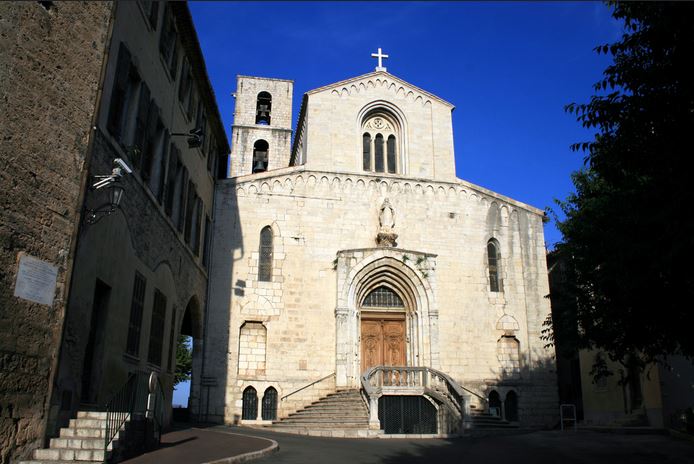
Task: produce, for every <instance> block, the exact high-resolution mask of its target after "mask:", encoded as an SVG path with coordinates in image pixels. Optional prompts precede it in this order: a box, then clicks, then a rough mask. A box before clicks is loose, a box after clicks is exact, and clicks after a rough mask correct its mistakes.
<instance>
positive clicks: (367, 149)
mask: <svg viewBox="0 0 694 464" xmlns="http://www.w3.org/2000/svg"><path fill="white" fill-rule="evenodd" d="M362 140H363V147H364V171H371V135H369V134H368V133H365V134H364V136H363V137H362Z"/></svg>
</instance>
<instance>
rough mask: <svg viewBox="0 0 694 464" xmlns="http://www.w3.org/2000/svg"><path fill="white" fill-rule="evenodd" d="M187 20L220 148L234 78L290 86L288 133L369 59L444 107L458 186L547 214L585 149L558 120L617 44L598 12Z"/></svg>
mask: <svg viewBox="0 0 694 464" xmlns="http://www.w3.org/2000/svg"><path fill="white" fill-rule="evenodd" d="M189 7H190V10H191V12H192V14H193V20H194V22H195V26H196V29H197V32H198V37H199V39H200V44H201V47H202V50H203V54H204V55H205V61H206V64H207V69H208V73H209V75H210V80H211V81H212V86H213V88H214V90H215V93H216V97H217V103H218V105H219V109H220V111H221V114H222V119H223V122H224V125H225V127H226V129H227V135H229V136H230V134H231V124H232V123H233V112H234V99H233V98H232V97H231V93H232V92H234V91H235V87H236V75H237V74H244V75H252V76H263V77H276V78H284V79H292V80H293V81H294V122H296V117H297V115H298V111H299V104H300V102H301V96H302V95H303V93H304V92H306V91H308V90H311V89H314V88H317V87H321V86H323V85H326V84H330V83H333V82H337V81H340V80H343V79H346V78H350V77H354V76H358V75H360V74H365V73H368V72H371V71H373V69H374V67H375V66H376V63H375V59H373V58H371V53H373V52H375V51H376V49H377V48H378V47H381V48H383V51H384V53H387V54H388V55H389V56H390V58H389V59H387V60H385V61H384V65H385V66H386V67H387V68H388V72H390V73H392V74H394V75H396V76H398V77H400V78H402V79H404V80H406V81H408V82H411V83H412V84H414V85H416V86H418V87H421V88H423V89H425V90H427V91H429V92H431V93H434V94H436V95H438V96H439V97H441V98H443V99H444V100H447V101H449V102H451V103H453V104H454V105H456V109H455V111H454V112H453V133H454V137H455V153H456V166H457V175H458V177H460V178H461V179H465V180H467V181H470V182H472V183H474V184H478V185H481V186H483V187H486V188H489V189H491V190H494V191H496V192H499V193H501V194H504V195H508V196H510V197H511V198H514V199H516V200H519V201H522V202H525V203H528V204H531V205H533V206H536V207H538V208H545V207H547V206H551V207H554V209H555V210H556V209H557V208H556V207H555V206H554V199H555V198H559V199H563V198H566V196H567V195H568V194H569V193H570V192H571V191H572V184H571V180H570V177H569V175H570V173H571V172H572V171H574V170H576V169H578V168H580V167H581V165H582V162H583V156H584V155H583V154H582V153H574V152H571V151H570V149H569V146H570V144H572V143H574V142H579V141H586V140H590V139H592V137H593V134H592V133H591V132H588V131H586V130H585V129H583V128H581V126H580V125H579V123H577V122H576V121H575V118H574V117H572V116H571V115H568V114H566V113H565V112H564V109H563V107H564V105H565V104H567V103H571V102H586V101H588V100H589V98H590V96H591V95H592V94H593V90H592V84H593V83H595V82H597V81H598V80H599V78H600V77H601V75H602V71H603V70H604V69H605V67H606V66H607V65H608V64H609V62H610V59H609V58H607V57H605V56H604V55H603V56H599V55H597V54H596V53H595V52H593V51H592V50H593V47H595V46H597V45H601V44H604V43H610V42H615V41H617V40H618V39H619V37H620V36H621V33H622V28H621V24H620V23H618V22H616V21H615V20H613V19H612V18H611V16H610V11H609V9H608V8H607V7H606V6H605V5H604V4H602V3H598V2H556V3H553V2H532V3H521V2H503V3H493V2H229V3H223V2H191V3H189ZM560 238H561V237H560V234H559V232H558V231H557V229H556V227H555V225H554V224H553V223H550V224H547V225H546V226H545V240H546V243H547V246H548V247H549V248H552V247H553V245H554V244H555V243H556V242H557V241H559V240H560ZM182 390H183V389H182V388H179V390H178V391H177V394H178V395H179V397H180V396H181V395H183V393H182V392H181V391H182ZM186 394H187V392H186ZM174 403H177V400H176V397H175V399H174ZM180 404H185V400H182V401H180Z"/></svg>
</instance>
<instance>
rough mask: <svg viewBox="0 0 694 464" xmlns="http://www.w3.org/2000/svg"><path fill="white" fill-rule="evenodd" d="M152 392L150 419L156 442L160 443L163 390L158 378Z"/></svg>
mask: <svg viewBox="0 0 694 464" xmlns="http://www.w3.org/2000/svg"><path fill="white" fill-rule="evenodd" d="M153 394H154V411H153V414H152V419H153V422H154V434H155V436H156V437H157V443H161V433H162V429H163V428H164V391H163V390H162V389H161V382H159V380H158V379H157V386H156V387H155V390H154V392H153Z"/></svg>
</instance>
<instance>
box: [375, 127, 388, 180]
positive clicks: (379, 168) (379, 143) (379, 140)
mask: <svg viewBox="0 0 694 464" xmlns="http://www.w3.org/2000/svg"><path fill="white" fill-rule="evenodd" d="M374 154H375V158H376V159H375V165H376V169H375V171H376V172H383V171H384V169H383V164H384V161H385V160H384V159H383V136H382V135H381V134H377V135H376V140H375V142H374Z"/></svg>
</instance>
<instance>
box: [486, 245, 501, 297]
mask: <svg viewBox="0 0 694 464" xmlns="http://www.w3.org/2000/svg"><path fill="white" fill-rule="evenodd" d="M500 260H501V253H500V252H499V247H498V245H497V244H496V242H495V241H494V240H490V241H489V242H487V266H488V267H489V291H490V292H500V291H501V280H500V279H499V261H500Z"/></svg>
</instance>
